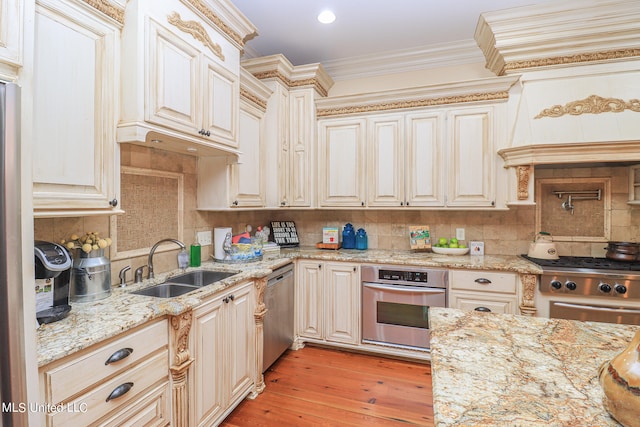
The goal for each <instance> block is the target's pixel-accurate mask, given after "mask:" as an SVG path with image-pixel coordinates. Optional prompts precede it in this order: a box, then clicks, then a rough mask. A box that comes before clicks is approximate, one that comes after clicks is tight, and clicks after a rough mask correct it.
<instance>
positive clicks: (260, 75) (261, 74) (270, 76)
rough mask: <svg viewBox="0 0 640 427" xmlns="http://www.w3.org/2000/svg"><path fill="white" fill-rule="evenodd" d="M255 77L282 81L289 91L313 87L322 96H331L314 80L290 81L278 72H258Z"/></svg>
mask: <svg viewBox="0 0 640 427" xmlns="http://www.w3.org/2000/svg"><path fill="white" fill-rule="evenodd" d="M254 77H256V78H257V79H259V80H266V79H277V80H280V81H281V82H282V84H284V85H285V86H287V87H288V88H289V89H291V88H294V87H304V86H312V87H313V88H314V89H315V90H316V91H317V92H318V93H319V94H320V95H322V96H327V95H328V94H329V92H328V90H327V89H325V88H324V87H323V86H322V84H320V81H318V79H314V78H309V79H301V80H295V79H290V78H288V77H287V76H285V75H284V74H282V73H281V72H280V71H278V70H269V71H261V72H257V73H255V74H254Z"/></svg>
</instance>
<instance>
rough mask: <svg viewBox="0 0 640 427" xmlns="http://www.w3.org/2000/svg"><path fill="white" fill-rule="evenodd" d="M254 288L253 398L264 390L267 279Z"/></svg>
mask: <svg viewBox="0 0 640 427" xmlns="http://www.w3.org/2000/svg"><path fill="white" fill-rule="evenodd" d="M254 285H255V288H256V311H255V312H254V313H253V318H254V319H255V322H256V335H255V339H256V381H255V389H254V392H253V393H252V395H251V397H252V398H255V397H257V396H258V394H260V393H262V392H263V391H264V388H265V384H264V375H262V357H263V347H264V316H265V314H267V307H266V305H265V303H264V293H265V291H266V290H267V278H266V277H263V278H260V279H257V280H256V281H255V282H254Z"/></svg>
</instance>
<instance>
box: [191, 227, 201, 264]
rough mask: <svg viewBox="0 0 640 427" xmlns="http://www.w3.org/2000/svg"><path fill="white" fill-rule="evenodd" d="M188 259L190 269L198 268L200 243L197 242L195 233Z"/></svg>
mask: <svg viewBox="0 0 640 427" xmlns="http://www.w3.org/2000/svg"><path fill="white" fill-rule="evenodd" d="M190 249H191V250H190V258H189V266H190V267H200V262H201V260H200V243H199V242H198V233H196V238H195V239H194V241H193V243H192V244H191V248H190Z"/></svg>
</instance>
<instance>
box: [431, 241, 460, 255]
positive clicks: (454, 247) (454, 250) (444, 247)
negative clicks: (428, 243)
mask: <svg viewBox="0 0 640 427" xmlns="http://www.w3.org/2000/svg"><path fill="white" fill-rule="evenodd" d="M431 250H432V251H433V252H434V253H436V254H441V255H466V254H468V253H469V248H468V247H467V245H465V244H463V243H460V242H459V241H458V239H456V238H455V237H452V238H451V239H447V238H446V237H440V238H439V239H438V243H436V244H435V245H433V246H432V247H431Z"/></svg>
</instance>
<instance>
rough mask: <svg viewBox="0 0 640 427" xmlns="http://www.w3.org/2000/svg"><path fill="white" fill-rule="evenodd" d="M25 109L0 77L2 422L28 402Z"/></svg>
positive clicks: (18, 421) (19, 419) (14, 419)
mask: <svg viewBox="0 0 640 427" xmlns="http://www.w3.org/2000/svg"><path fill="white" fill-rule="evenodd" d="M19 112H20V89H19V87H18V86H17V85H15V84H11V83H2V82H0V148H1V150H0V167H1V168H2V170H1V171H0V204H1V205H2V216H1V217H0V221H2V222H1V223H0V383H1V384H2V386H1V389H0V393H1V396H0V397H2V417H1V419H0V426H5V427H6V426H14V425H24V424H23V423H24V417H25V415H24V414H21V413H20V410H19V409H20V407H19V406H17V405H19V404H21V403H22V404H24V403H26V402H27V391H26V390H27V384H26V381H27V368H26V366H25V362H24V361H25V346H24V337H25V329H24V328H25V327H33V325H25V324H24V311H23V291H24V288H23V283H22V282H23V278H22V250H23V249H22V220H21V216H22V212H21V209H22V208H21V205H22V204H21V191H22V185H21V182H20V149H21V148H20V118H19ZM29 214H30V213H29ZM11 404H15V405H16V406H14V407H11V406H10V405H11ZM11 408H13V409H14V410H11ZM15 409H17V410H15Z"/></svg>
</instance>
